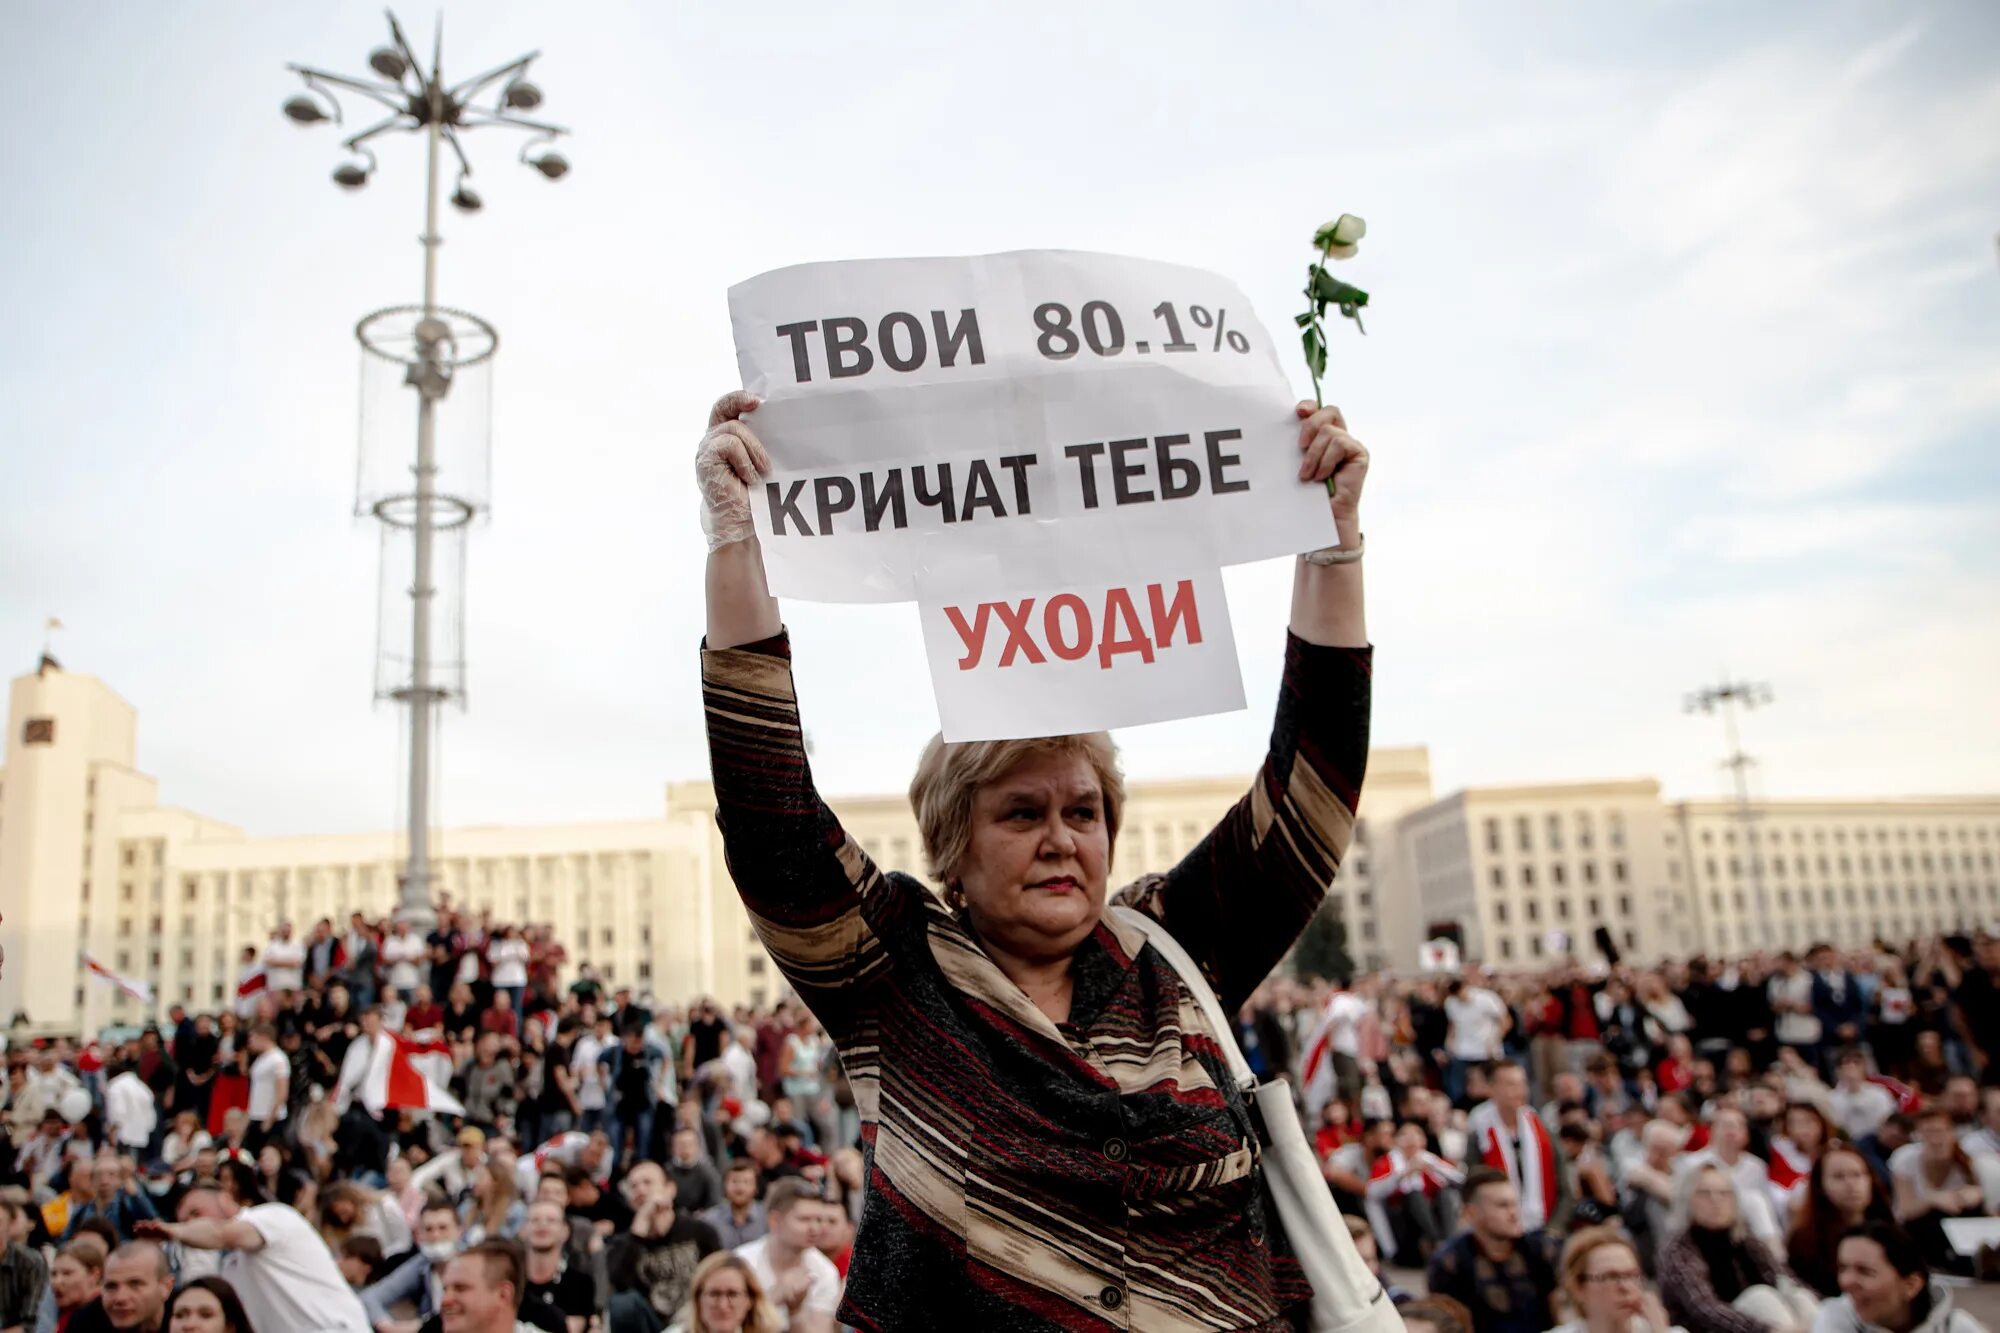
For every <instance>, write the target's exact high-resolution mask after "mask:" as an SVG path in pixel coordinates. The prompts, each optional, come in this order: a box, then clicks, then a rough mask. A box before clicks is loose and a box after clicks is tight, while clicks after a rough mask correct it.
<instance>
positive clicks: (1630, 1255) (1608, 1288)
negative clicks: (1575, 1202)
mask: <svg viewBox="0 0 2000 1333" xmlns="http://www.w3.org/2000/svg"><path fill="white" fill-rule="evenodd" d="M1562 1284H1563V1291H1564V1293H1565V1294H1566V1295H1568V1297H1569V1300H1570V1307H1571V1308H1572V1309H1573V1310H1574V1311H1575V1312H1576V1318H1575V1319H1573V1320H1571V1321H1570V1322H1569V1323H1567V1324H1563V1325H1561V1326H1560V1327H1559V1328H1557V1329H1556V1333H1669V1330H1670V1328H1671V1327H1672V1326H1671V1323H1670V1321H1669V1320H1668V1318H1667V1310H1666V1307H1665V1306H1664V1305H1662V1304H1660V1298H1659V1295H1658V1294H1657V1293H1656V1292H1654V1290H1653V1289H1652V1287H1651V1286H1650V1285H1648V1283H1647V1282H1646V1272H1645V1270H1644V1269H1643V1268H1641V1267H1640V1266H1639V1252H1638V1251H1637V1250H1635V1249H1633V1248H1632V1242H1631V1241H1629V1240H1627V1239H1626V1238H1625V1236H1624V1234H1623V1233H1622V1232H1620V1231H1619V1230H1618V1229H1617V1228H1616V1227H1586V1228H1584V1229H1583V1230H1582V1231H1578V1232H1576V1233H1575V1234H1574V1235H1572V1236H1571V1237H1570V1238H1569V1243H1568V1244H1566V1245H1564V1246H1563V1255H1562Z"/></svg>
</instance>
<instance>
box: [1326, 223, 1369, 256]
mask: <svg viewBox="0 0 2000 1333" xmlns="http://www.w3.org/2000/svg"><path fill="white" fill-rule="evenodd" d="M1367 234H1368V223H1367V222H1366V221H1364V220H1363V219H1361V218H1358V217H1356V216H1354V214H1352V213H1342V214H1341V215H1340V216H1339V217H1337V218H1335V219H1334V220H1333V221H1331V222H1329V223H1327V224H1325V225H1324V226H1322V227H1321V228H1320V229H1319V230H1318V231H1316V232H1314V233H1313V244H1314V245H1317V246H1319V247H1320V248H1321V249H1322V250H1324V249H1327V248H1328V247H1329V246H1331V247H1333V250H1334V253H1335V255H1336V256H1337V257H1338V258H1341V259H1345V258H1347V256H1348V255H1351V254H1353V253H1354V247H1355V245H1356V243H1358V242H1359V241H1360V240H1361V238H1362V237H1364V236H1366V235H1367ZM1342 250H1345V251H1346V253H1345V254H1342V253H1340V252H1341V251H1342Z"/></svg>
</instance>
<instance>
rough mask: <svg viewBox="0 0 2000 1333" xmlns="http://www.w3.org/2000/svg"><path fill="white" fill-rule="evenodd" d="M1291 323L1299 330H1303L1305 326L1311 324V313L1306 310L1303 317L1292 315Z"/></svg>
mask: <svg viewBox="0 0 2000 1333" xmlns="http://www.w3.org/2000/svg"><path fill="white" fill-rule="evenodd" d="M1292 321H1293V322H1294V323H1295V324H1297V325H1298V326H1299V327H1300V328H1305V327H1306V326H1307V325H1309V324H1311V323H1312V322H1313V312H1312V311H1310V310H1308V311H1306V312H1305V314H1303V315H1293V316H1292Z"/></svg>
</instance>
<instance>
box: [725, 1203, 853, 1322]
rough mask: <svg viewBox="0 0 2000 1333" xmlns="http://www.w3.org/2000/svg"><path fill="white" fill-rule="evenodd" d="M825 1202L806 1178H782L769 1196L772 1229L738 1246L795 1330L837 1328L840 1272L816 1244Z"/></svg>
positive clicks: (783, 1318) (780, 1314)
mask: <svg viewBox="0 0 2000 1333" xmlns="http://www.w3.org/2000/svg"><path fill="white" fill-rule="evenodd" d="M823 1206H824V1205H823V1204H822V1203H821V1201H820V1198H819V1195H818V1194H817V1193H816V1192H815V1191H814V1190H813V1188H812V1187H811V1186H810V1185H808V1184H806V1183H805V1182H804V1181H802V1180H781V1181H779V1182H778V1183H777V1184H775V1185H773V1186H771V1191H770V1194H769V1195H768V1196H767V1197H766V1198H765V1200H764V1211H765V1215H766V1216H767V1217H768V1218H769V1219H770V1223H771V1229H770V1232H769V1233H768V1234H767V1235H765V1236H763V1237H762V1238H761V1239H758V1240H753V1241H751V1242H750V1243H749V1244H747V1245H744V1246H743V1247H741V1248H740V1249H738V1250H737V1251H736V1253H737V1254H738V1255H739V1256H740V1257H741V1258H742V1259H743V1261H744V1262H745V1263H747V1264H749V1265H750V1267H751V1269H752V1271H754V1272H755V1273H756V1274H757V1281H758V1283H759V1284H760V1285H761V1286H762V1287H763V1288H764V1294H765V1296H766V1297H767V1298H768V1299H769V1300H770V1302H771V1308H772V1309H773V1310H774V1311H776V1312H777V1315H778V1318H779V1327H781V1328H786V1329H790V1330H792V1333H833V1316H834V1311H835V1310H836V1309H838V1308H839V1305H840V1272H839V1270H837V1269H836V1268H834V1266H833V1260H831V1259H829V1258H827V1257H826V1256H825V1255H823V1254H821V1253H820V1252H819V1250H818V1248H817V1246H818V1244H819V1233H820V1229H821V1227H822V1225H823V1223H822V1222H821V1218H820V1209H821V1208H822V1207H823Z"/></svg>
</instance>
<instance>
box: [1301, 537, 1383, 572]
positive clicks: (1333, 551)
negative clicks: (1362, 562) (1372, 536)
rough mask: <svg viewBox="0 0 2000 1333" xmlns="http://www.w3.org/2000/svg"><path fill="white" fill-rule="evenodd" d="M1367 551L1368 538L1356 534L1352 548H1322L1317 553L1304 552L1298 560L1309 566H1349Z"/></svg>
mask: <svg viewBox="0 0 2000 1333" xmlns="http://www.w3.org/2000/svg"><path fill="white" fill-rule="evenodd" d="M1367 549H1368V538H1367V537H1365V536H1363V535H1362V534H1360V533H1358V532H1357V533H1355V534H1354V545H1352V546H1322V547H1320V548H1319V549H1318V550H1317V551H1306V552H1304V553H1303V554H1301V555H1300V556H1299V559H1301V560H1303V561H1305V562H1306V563H1307V564H1309V565H1351V564H1353V563H1354V562H1355V561H1357V560H1359V559H1360V558H1361V555H1362V553H1363V552H1364V551H1366V550H1367Z"/></svg>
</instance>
